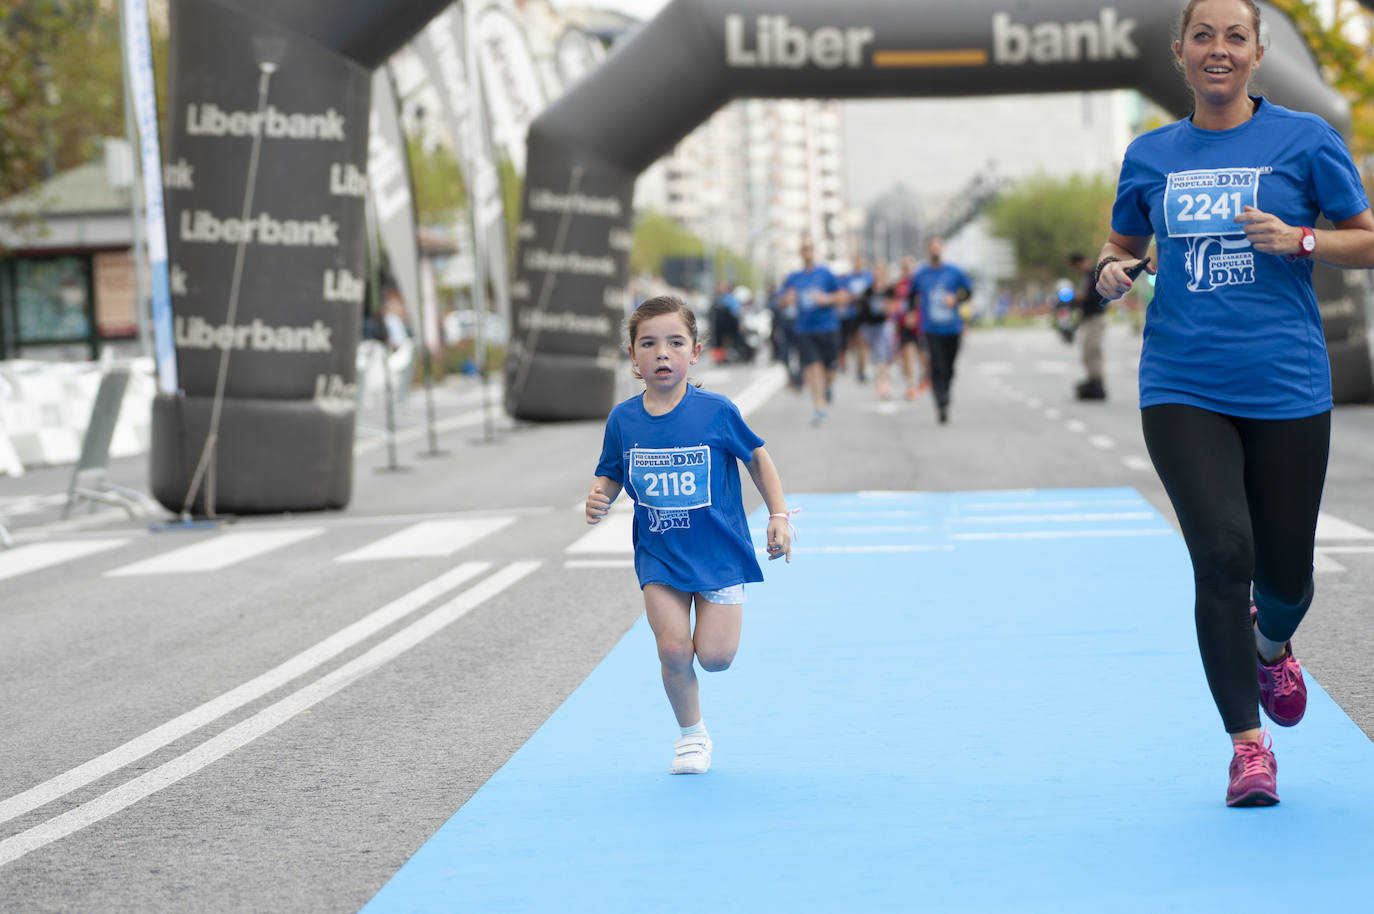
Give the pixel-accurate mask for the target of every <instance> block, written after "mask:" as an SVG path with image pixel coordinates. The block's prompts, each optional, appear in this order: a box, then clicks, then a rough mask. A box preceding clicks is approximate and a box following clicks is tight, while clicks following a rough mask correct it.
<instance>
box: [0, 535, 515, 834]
mask: <svg viewBox="0 0 1374 914" xmlns="http://www.w3.org/2000/svg"><path fill="white" fill-rule="evenodd" d="M490 567H491V563H490V562H465V563H464V564H462V565H459V566H458V567H457V568H454V569H452V570H450V571H446V572H444V573H443V574H441V575H439V576H438V577H436V578H434V579H432V580H430V581H427V582H425V583H424V584H421V585H420V586H419V587H417V588H415V589H414V590H412V591H410V592H409V593H407V594H404V595H403V596H401V597H398V598H397V599H395V600H392V601H391V602H390V603H388V604H386V605H385V606H383V607H381V608H380V609H377V610H374V611H373V612H371V613H369V614H368V615H366V616H364V617H363V618H361V619H359V620H358V621H357V622H354V623H353V624H352V625H350V626H348V627H347V628H343V629H340V630H339V631H338V632H336V633H334V634H333V635H330V636H329V637H328V638H326V639H324V640H323V641H321V642H320V643H318V644H316V645H315V646H314V647H310V648H307V649H306V650H304V651H302V652H301V653H299V654H297V655H296V656H294V657H292V658H291V659H290V660H287V661H286V662H285V663H282V664H279V665H278V666H276V667H273V668H272V669H270V670H268V671H267V672H266V673H263V674H262V675H261V676H258V677H256V678H254V679H250V680H249V681H248V682H245V683H244V684H243V685H241V686H238V687H237V688H234V689H231V690H230V691H228V692H225V693H224V694H223V695H220V696H219V697H218V698H212V699H211V700H209V701H207V702H205V704H203V705H201V706H200V707H198V708H194V709H193V710H190V711H187V712H186V713H185V714H183V715H181V716H180V717H175V718H173V719H172V720H169V721H167V723H165V724H163V725H162V726H160V727H157V728H155V729H153V730H149V731H148V732H147V733H145V734H143V735H142V736H139V737H136V738H134V739H132V740H130V741H129V742H127V743H125V744H124V745H122V746H119V747H117V748H115V749H111V750H110V751H109V752H106V753H105V754H104V755H101V756H99V757H97V758H94V759H91V760H90V761H89V762H86V763H85V764H82V765H78V766H77V767H75V768H73V769H71V770H70V771H67V772H65V773H63V774H59V775H57V776H56V777H54V778H51V779H49V780H47V781H44V782H43V783H42V784H39V785H37V786H36V787H31V788H29V789H28V790H25V791H24V792H23V793H18V794H15V795H14V796H12V797H10V798H9V799H7V800H3V801H0V822H8V821H9V820H10V819H13V818H14V817H15V816H22V815H23V814H24V813H26V812H29V811H30V810H33V809H37V808H38V807H40V806H44V805H46V804H48V803H51V802H52V801H53V800H56V799H58V798H60V797H63V796H65V795H66V794H68V793H71V792H72V791H73V790H77V789H78V788H81V787H84V786H86V785H87V784H89V783H91V782H92V781H97V780H99V779H100V778H103V777H105V776H106V775H107V774H110V773H112V772H114V771H118V770H119V769H120V768H123V767H124V766H125V765H128V764H130V763H132V762H135V761H137V760H139V759H141V758H143V757H144V756H145V755H148V754H150V753H153V752H156V751H157V750H159V749H161V748H162V747H163V746H167V745H170V744H171V743H173V742H176V741H177V740H179V739H181V738H182V737H183V736H185V735H186V734H188V733H192V732H194V731H196V730H199V729H200V728H201V727H203V726H205V725H206V724H208V723H210V722H212V721H214V720H217V719H219V718H221V717H223V716H224V715H225V714H228V713H229V712H230V711H234V710H236V709H238V708H241V707H243V706H244V705H246V704H248V703H249V702H252V701H256V700H257V699H259V698H261V697H262V696H264V695H266V694H267V693H268V692H271V691H273V690H274V689H277V688H280V687H281V686H284V685H286V683H288V682H290V681H291V680H293V679H295V678H296V677H298V676H303V675H305V674H306V673H308V672H310V671H311V670H313V669H314V668H315V667H317V666H319V665H320V664H322V663H325V662H326V661H328V660H330V659H332V658H334V657H336V656H338V655H339V654H341V653H343V652H344V651H346V650H348V649H349V648H351V647H353V646H354V645H356V644H358V643H359V642H361V641H363V640H364V639H366V638H369V637H371V636H372V635H373V634H375V633H377V632H379V631H381V630H382V629H384V628H386V627H387V626H388V625H391V624H392V623H393V622H396V621H398V620H400V619H403V618H405V617H406V616H408V615H410V614H411V613H413V612H414V611H415V610H417V609H419V608H420V607H422V606H424V605H425V604H426V603H429V602H430V601H431V600H435V599H437V598H439V597H442V596H443V595H444V594H446V593H448V592H449V591H451V590H453V589H454V588H455V587H459V586H461V585H462V584H464V583H465V582H466V581H468V580H469V579H471V578H474V577H476V576H477V575H479V574H481V573H482V572H484V571H486V570H487V569H488V568H490Z"/></svg>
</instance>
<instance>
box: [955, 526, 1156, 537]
mask: <svg viewBox="0 0 1374 914" xmlns="http://www.w3.org/2000/svg"><path fill="white" fill-rule="evenodd" d="M1173 532H1174V529H1173V528H1172V527H1170V528H1169V529H1167V530H1006V531H999V532H997V533H956V534H954V535H953V536H951V537H950V539H954V540H1059V539H1092V538H1095V537H1105V536H1113V537H1119V536H1168V535H1169V534H1171V533H1173Z"/></svg>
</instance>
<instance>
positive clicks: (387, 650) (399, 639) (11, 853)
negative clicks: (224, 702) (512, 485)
mask: <svg viewBox="0 0 1374 914" xmlns="http://www.w3.org/2000/svg"><path fill="white" fill-rule="evenodd" d="M539 565H540V563H539V562H537V561H521V562H512V563H511V564H509V565H507V566H505V567H504V568H502V569H500V570H499V571H497V572H496V573H495V574H493V575H492V576H491V577H489V578H486V579H484V580H482V581H480V582H479V583H477V584H476V585H475V586H474V587H472V588H471V589H470V590H467V591H464V592H463V593H461V594H459V595H458V596H456V597H454V598H453V599H452V600H450V601H449V602H447V603H445V604H444V605H443V606H440V607H439V608H438V609H436V610H434V611H433V612H430V613H429V614H427V615H425V616H423V617H422V618H420V619H418V620H417V621H415V622H413V623H411V624H410V625H408V626H406V627H405V628H403V629H401V630H400V631H399V632H397V633H396V634H394V635H392V636H391V637H390V638H387V639H386V640H385V641H383V642H382V643H381V644H378V645H377V646H376V647H374V648H373V649H372V650H370V651H368V652H367V653H365V654H363V655H361V656H359V657H357V658H356V659H354V660H351V661H349V662H348V663H346V664H344V665H343V666H341V667H339V668H338V669H337V670H334V671H333V672H332V673H328V674H326V675H325V676H322V677H320V678H319V679H317V680H315V681H314V682H312V683H311V684H309V685H307V686H304V687H303V688H301V689H299V690H297V691H296V692H293V693H292V694H290V695H288V696H286V697H285V698H283V699H281V700H280V701H277V702H275V703H273V704H271V705H268V706H267V707H266V708H263V709H262V710H261V711H259V712H258V713H256V714H254V715H253V716H252V717H250V718H248V719H247V720H245V721H243V722H241V723H238V724H235V725H234V726H232V727H230V728H229V729H228V730H225V731H224V732H223V733H221V734H219V735H218V736H214V737H212V738H210V739H208V740H206V741H205V742H203V743H201V744H200V745H199V746H197V747H196V748H194V749H192V750H190V751H189V752H185V753H183V754H182V755H179V756H177V757H176V758H174V759H172V760H171V761H169V762H166V763H164V764H162V765H159V766H158V767H156V768H154V769H152V770H151V771H149V772H147V773H145V774H142V775H139V776H138V777H136V778H134V779H133V780H131V781H128V782H126V783H124V784H121V785H120V786H118V787H116V788H114V789H113V790H110V791H108V792H107V793H105V794H102V795H101V796H99V797H96V798H95V799H94V800H90V801H89V802H86V803H83V804H81V805H80V806H78V807H76V808H75V809H72V810H70V811H68V812H65V813H62V814H61V815H59V816H55V817H53V818H51V819H49V820H48V821H46V822H43V823H40V824H39V825H35V826H34V827H33V828H30V829H27V830H26V831H22V832H20V833H19V834H17V835H13V836H12V837H9V838H6V839H5V840H3V841H0V866H4V865H5V864H7V863H12V862H13V861H15V860H18V859H19V858H20V857H22V856H24V855H25V854H27V853H29V852H31V851H35V850H37V849H38V848H40V847H43V846H45V845H47V844H51V843H52V842H54V841H58V840H61V839H62V838H65V837H67V836H68V835H70V834H73V833H74V832H77V831H80V830H81V829H83V828H86V827H87V826H89V825H94V824H95V823H96V822H99V821H101V820H102V819H106V818H108V817H110V816H112V815H114V814H115V813H117V812H120V811H121V810H124V809H127V808H128V807H130V806H132V805H133V804H134V803H137V802H138V801H139V800H142V799H144V798H145V797H148V796H151V795H152V794H154V793H157V792H158V791H159V790H162V789H163V788H164V787H170V786H171V785H173V784H175V783H176V782H177V781H180V780H181V779H183V778H185V777H188V776H190V775H192V774H195V773H196V772H197V771H200V770H201V769H202V768H205V767H206V766H208V765H211V764H213V763H214V762H216V761H218V760H220V759H221V758H223V757H224V756H226V755H228V754H229V753H231V752H233V751H235V750H236V749H240V748H242V747H243V746H246V745H247V744H248V743H250V742H252V741H253V740H255V739H257V738H258V737H260V736H262V735H263V734H265V733H268V732H270V731H272V730H274V729H275V728H277V727H279V726H281V725H282V724H284V723H286V722H287V721H288V720H290V719H291V718H292V717H295V716H296V715H297V714H299V713H301V712H302V711H305V710H307V709H309V708H311V707H313V706H315V705H317V704H319V703H320V702H321V701H324V700H325V699H326V698H328V697H330V696H331V695H333V694H335V693H336V692H338V691H340V690H342V689H344V688H346V687H347V686H349V685H351V684H352V683H354V682H356V681H358V680H359V679H361V678H362V677H364V676H366V675H367V674H368V673H371V672H372V671H373V670H376V669H377V668H379V667H381V666H382V665H383V664H385V663H387V662H389V661H391V660H394V659H395V658H397V657H399V656H400V655H401V654H403V653H405V652H406V651H408V650H410V649H411V648H412V647H415V646H416V645H417V644H420V643H421V642H423V641H425V640H426V639H427V638H429V637H430V636H432V635H434V634H436V633H438V632H439V631H441V630H443V629H444V628H445V627H447V626H448V625H451V624H452V623H454V622H456V621H457V620H459V619H461V618H462V617H463V616H465V615H467V614H468V613H469V612H471V611H472V610H473V609H475V608H477V607H478V606H480V605H481V604H482V603H484V602H486V601H487V600H489V599H491V598H492V597H494V596H496V595H497V594H499V593H500V592H501V591H503V590H505V589H506V588H508V587H510V586H511V585H512V584H515V583H516V582H517V581H519V580H520V579H521V578H524V577H525V576H526V575H528V574H530V573H531V572H532V571H534V570H535V569H536V568H538V567H539Z"/></svg>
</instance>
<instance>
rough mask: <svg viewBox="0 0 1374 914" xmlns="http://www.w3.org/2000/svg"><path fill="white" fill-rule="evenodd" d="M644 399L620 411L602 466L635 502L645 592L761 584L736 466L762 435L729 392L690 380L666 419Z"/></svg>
mask: <svg viewBox="0 0 1374 914" xmlns="http://www.w3.org/2000/svg"><path fill="white" fill-rule="evenodd" d="M641 396H642V395H641ZM641 396H634V397H631V398H630V399H628V400H626V401H624V402H623V403H620V404H618V405H617V406H616V407H615V409H613V410H611V414H610V416H609V417H608V418H607V419H606V437H605V440H604V442H603V444H602V446H601V459H600V461H598V463H597V465H596V475H597V476H605V477H606V478H608V479H613V480H615V481H616V482H618V483H620V484H621V485H622V486H624V487H625V491H626V493H627V494H629V495H630V497H631V498H633V499H634V502H635V518H634V534H633V539H634V547H635V574H637V575H638V576H639V586H640V587H641V588H642V587H644V585H645V584H667V585H669V586H671V587H676V588H677V589H678V590H682V591H686V592H687V593H696V592H698V591H702V590H721V589H724V588H726V587H732V586H734V585H735V584H745V583H749V582H752V581H762V580H763V570H762V569H761V568H759V560H758V558H757V556H756V555H755V553H754V545H753V542H752V541H751V540H750V538H749V524H748V522H747V521H746V520H745V517H744V503H743V501H742V499H741V495H740V480H739V466H738V464H737V463H736V462H735V460H736V458H738V459H740V460H743V461H745V462H746V463H748V462H749V461H751V460H753V457H754V449H755V448H759V447H762V446H763V439H762V438H760V437H759V436H758V435H756V434H754V433H753V431H751V430H750V428H749V426H747V425H745V424H744V417H743V416H741V415H740V412H739V409H738V408H737V407H736V406H735V404H734V403H732V402H731V401H730V399H729V398H728V397H724V396H721V395H720V394H717V393H710V392H708V391H704V390H700V389H698V388H696V387H693V386H691V385H690V384H689V385H688V386H687V392H686V393H685V394H684V395H683V397H682V400H681V402H679V403H678V405H677V406H675V407H673V410H672V412H670V413H667V414H665V415H662V416H651V415H649V413H647V412H646V411H645V410H644V404H643V401H642V400H641Z"/></svg>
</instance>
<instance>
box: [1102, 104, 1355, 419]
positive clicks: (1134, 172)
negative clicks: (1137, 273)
mask: <svg viewBox="0 0 1374 914" xmlns="http://www.w3.org/2000/svg"><path fill="white" fill-rule="evenodd" d="M1257 103H1258V107H1257V108H1256V111H1255V115H1254V117H1252V118H1251V119H1250V120H1248V121H1246V122H1245V123H1243V124H1241V125H1239V126H1237V127H1233V128H1231V129H1230V130H1202V129H1199V128H1198V127H1196V126H1194V125H1193V123H1192V121H1191V120H1186V119H1185V120H1182V121H1178V122H1176V123H1173V124H1169V125H1166V126H1164V127H1160V128H1158V129H1157V130H1152V131H1150V132H1149V133H1146V134H1144V135H1143V136H1140V137H1138V138H1137V139H1136V140H1135V141H1134V142H1132V143H1131V145H1130V147H1129V148H1128V149H1127V150H1126V158H1125V161H1124V162H1123V163H1122V166H1121V180H1120V183H1119V184H1118V185H1117V192H1116V193H1117V196H1116V203H1115V205H1114V206H1113V207H1112V229H1113V230H1114V231H1116V232H1117V233H1118V234H1121V235H1127V236H1144V235H1154V236H1155V244H1156V248H1157V254H1158V260H1159V275H1158V279H1157V281H1156V285H1155V297H1154V300H1153V301H1152V302H1151V303H1150V307H1149V308H1148V310H1147V311H1146V319H1145V338H1144V345H1143V348H1142V349H1141V355H1140V405H1141V407H1142V408H1143V407H1146V406H1154V405H1157V404H1161V403H1182V404H1187V405H1191V406H1198V407H1201V408H1203V409H1209V410H1212V411H1215V412H1220V413H1224V414H1227V415H1233V416H1242V417H1246V418H1256V419H1298V418H1302V417H1305V416H1312V415H1316V414H1317V413H1320V412H1324V411H1326V410H1329V409H1331V367H1330V363H1329V362H1328V361H1327V356H1326V341H1325V338H1324V337H1323V334H1322V320H1321V313H1320V311H1318V309H1317V296H1316V293H1315V292H1314V291H1313V289H1312V263H1311V261H1308V260H1294V261H1290V260H1288V259H1287V258H1286V257H1283V256H1278V255H1274V254H1265V253H1261V252H1260V251H1256V250H1254V249H1253V248H1252V247H1251V246H1250V242H1249V241H1248V240H1247V239H1246V237H1245V231H1244V228H1243V227H1242V226H1241V225H1240V224H1238V223H1236V222H1235V221H1234V220H1235V217H1236V216H1237V215H1239V214H1240V213H1241V212H1242V210H1243V208H1244V207H1245V206H1253V207H1256V208H1257V209H1260V210H1262V211H1264V212H1267V213H1272V214H1273V215H1274V216H1277V217H1278V218H1279V219H1281V220H1283V221H1284V222H1286V223H1287V224H1289V225H1306V226H1311V225H1314V224H1315V223H1316V220H1317V215H1318V213H1322V214H1325V216H1326V217H1327V218H1328V219H1330V220H1331V221H1332V222H1339V221H1341V220H1342V219H1349V218H1350V217H1352V216H1356V215H1359V214H1360V213H1361V212H1363V211H1364V210H1366V209H1368V208H1369V200H1368V198H1367V197H1366V195H1365V191H1364V187H1363V185H1362V184H1361V183H1360V175H1359V172H1358V171H1356V169H1355V164H1354V162H1353V161H1351V158H1350V152H1349V150H1348V149H1347V148H1346V145H1345V142H1344V141H1343V140H1342V139H1341V136H1340V134H1339V133H1337V132H1336V131H1335V130H1334V129H1332V128H1331V126H1330V125H1328V124H1327V123H1326V122H1325V121H1324V120H1322V119H1321V118H1319V117H1317V116H1316V115H1312V114H1304V113H1301V112H1297V111H1290V110H1288V109H1287V108H1282V107H1280V106H1278V105H1274V104H1270V103H1269V102H1268V101H1264V100H1262V99H1261V100H1257Z"/></svg>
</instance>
